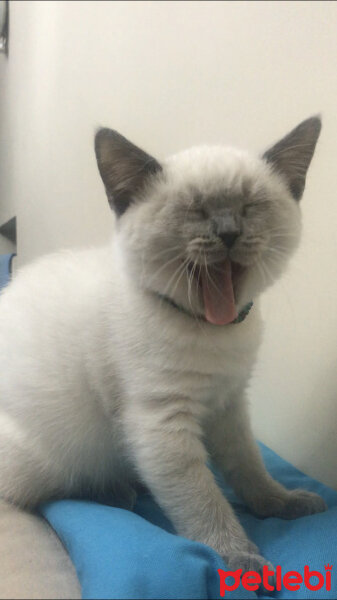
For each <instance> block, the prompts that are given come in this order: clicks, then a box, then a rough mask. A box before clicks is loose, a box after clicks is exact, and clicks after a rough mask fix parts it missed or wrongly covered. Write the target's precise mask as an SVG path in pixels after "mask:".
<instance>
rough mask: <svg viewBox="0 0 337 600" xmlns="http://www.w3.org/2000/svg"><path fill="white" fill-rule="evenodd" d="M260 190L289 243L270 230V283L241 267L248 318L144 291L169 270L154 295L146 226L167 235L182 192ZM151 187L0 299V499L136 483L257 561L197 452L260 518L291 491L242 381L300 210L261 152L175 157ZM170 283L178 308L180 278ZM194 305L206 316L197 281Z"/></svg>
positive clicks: (189, 527)
mask: <svg viewBox="0 0 337 600" xmlns="http://www.w3.org/2000/svg"><path fill="white" fill-rule="evenodd" d="M261 187H263V188H264V191H265V193H267V195H269V196H271V197H272V200H273V202H272V203H271V209H270V211H271V215H272V218H273V220H274V221H273V222H274V225H273V227H276V225H279V226H280V231H282V236H283V238H282V243H281V242H279V240H276V238H275V240H274V241H275V244H274V245H275V247H276V249H278V251H279V256H278V255H277V257H278V259H277V260H276V261H275V260H273V261H271V262H270V263H268V273H269V275H270V278H269V279H268V278H266V277H263V276H261V273H260V271H259V270H258V269H257V267H256V265H255V264H252V265H249V270H248V274H247V277H246V280H245V284H244V285H243V287H242V289H241V291H240V294H241V295H240V299H239V301H238V303H239V305H243V304H244V303H245V302H246V301H247V300H250V299H253V300H254V301H255V305H254V308H253V310H252V311H251V313H250V315H249V317H248V318H247V319H246V320H245V321H244V322H242V323H241V324H238V325H228V326H219V327H218V326H214V325H211V324H209V323H206V322H204V321H200V320H199V321H196V320H195V319H193V318H192V317H190V316H189V315H186V314H184V313H183V312H181V311H179V310H177V309H176V308H174V307H172V306H171V305H170V304H168V303H166V302H165V301H162V300H160V298H159V297H158V296H157V295H156V294H155V293H153V290H154V291H155V290H159V291H163V289H164V287H165V285H166V283H167V280H168V278H169V277H170V276H171V275H172V270H171V267H170V266H167V267H166V266H165V268H164V269H163V270H162V274H161V275H160V276H158V277H157V279H156V284H155V285H154V287H153V289H152V288H151V285H150V283H149V282H150V280H151V275H153V264H151V260H150V258H149V260H147V259H146V256H147V255H146V251H147V247H148V245H151V239H152V238H151V236H152V235H153V236H154V238H153V240H154V241H153V240H152V241H153V244H154V247H155V244H156V243H157V241H156V240H157V239H158V240H159V242H158V243H160V240H164V241H163V244H164V247H165V244H168V245H169V243H171V242H170V240H169V238H167V239H166V238H165V232H166V230H167V231H168V234H167V235H169V234H170V227H171V229H174V216H175V210H176V208H175V203H176V202H177V198H178V199H179V198H184V197H186V196H187V195H188V193H189V190H191V189H194V190H195V189H197V190H198V191H200V192H201V193H205V194H206V193H210V194H218V193H219V192H220V191H221V190H223V189H225V190H226V189H229V190H230V191H231V192H233V191H235V192H237V193H239V192H240V193H244V191H245V189H246V188H247V189H249V190H250V191H251V192H252V193H254V190H255V191H256V190H258V189H259V188H261ZM146 194H147V197H146V201H144V202H138V203H136V204H135V205H134V206H131V207H130V208H129V209H128V211H127V212H126V213H125V215H123V217H122V218H121V219H120V222H119V225H118V228H117V233H116V235H115V236H114V239H113V241H112V243H111V244H109V246H107V247H104V248H99V249H89V250H86V251H75V252H60V253H58V254H54V255H52V256H47V257H44V258H41V259H40V260H37V261H36V262H35V263H34V264H32V265H30V266H28V267H26V268H24V269H23V270H22V272H20V273H19V274H18V275H17V277H16V278H15V280H14V281H13V282H12V283H11V284H10V286H9V287H8V288H7V289H6V290H5V291H4V292H3V294H2V297H1V301H0V370H1V377H0V494H1V495H2V496H3V497H4V498H5V499H7V500H9V501H13V502H15V503H17V504H20V505H23V506H28V507H29V506H32V505H34V504H36V503H38V502H41V501H42V500H45V499H48V498H51V497H58V496H71V495H87V494H91V493H92V494H93V495H94V496H95V495H96V496H97V495H100V494H103V493H104V492H110V491H114V492H115V495H116V496H119V495H121V496H123V494H124V495H125V496H128V494H129V492H130V489H131V488H132V487H133V486H134V484H135V482H137V481H139V480H140V481H141V482H143V483H145V484H146V485H148V486H149V487H150V489H151V491H152V492H153V494H154V495H155V497H156V498H157V499H158V501H159V502H160V504H161V505H162V507H163V508H164V510H165V511H166V512H167V514H168V515H169V516H170V517H171V519H172V520H173V522H174V524H175V526H176V528H177V530H178V531H179V532H180V533H182V534H183V535H186V536H188V537H192V538H193V539H199V540H200V541H203V542H205V543H209V544H210V545H211V546H213V547H214V548H215V549H216V550H218V551H219V552H220V553H221V554H222V555H223V556H225V557H226V558H227V559H233V560H234V559H235V557H236V556H237V555H238V553H239V554H240V553H241V554H242V556H243V555H245V556H246V554H247V553H248V554H249V556H250V557H251V556H257V555H256V554H254V552H256V549H255V548H254V547H253V545H252V544H250V543H249V542H248V540H247V538H246V537H245V534H244V532H243V530H242V529H241V527H240V525H239V523H238V522H237V521H236V520H235V517H234V515H233V513H232V511H231V509H230V507H229V505H228V504H227V502H226V501H225V499H224V498H223V497H222V495H221V492H220V490H219V489H218V487H217V486H216V484H215V481H214V479H213V476H212V475H211V473H210V472H209V471H208V469H207V467H206V465H205V462H206V458H207V452H209V453H210V454H211V455H212V456H213V457H214V459H219V461H218V462H219V464H222V468H223V472H224V474H225V475H226V474H227V475H228V477H229V480H230V481H232V483H233V485H234V486H236V489H237V490H238V492H239V493H241V494H242V495H243V496H244V498H245V499H246V501H247V502H248V503H249V502H251V505H252V506H253V507H254V508H255V509H256V510H257V511H260V514H262V513H263V510H265V509H264V508H263V507H262V508H261V506H262V504H263V502H262V504H261V498H262V497H263V499H264V500H266V498H267V499H268V497H273V499H274V500H275V498H276V499H277V501H278V510H279V512H280V511H281V508H280V507H281V504H282V502H283V504H284V505H285V504H286V502H287V501H288V492H286V490H283V488H281V486H278V484H276V483H275V482H273V481H272V480H271V478H270V477H269V476H268V475H267V473H266V472H265V471H264V468H263V465H262V462H261V459H260V457H259V455H258V451H257V450H256V448H255V446H254V442H253V438H252V435H251V433H250V431H249V425H248V424H247V417H246V412H245V398H244V390H245V388H246V385H247V381H248V379H249V376H250V373H251V370H252V367H253V364H254V360H255V356H256V352H257V348H258V345H259V342H260V338H261V319H260V313H259V307H258V300H257V297H258V295H259V293H260V292H261V291H262V290H263V289H264V288H265V287H266V285H268V284H269V283H270V282H271V281H272V279H273V278H274V277H276V276H278V275H279V273H280V272H281V271H282V269H283V268H284V265H285V264H286V261H287V259H288V257H289V256H290V254H291V253H292V251H293V249H294V247H295V246H296V243H297V241H298V231H299V210H298V206H297V204H296V203H295V202H294V200H293V199H292V198H291V197H290V195H289V193H288V191H287V188H286V185H285V182H284V181H283V180H282V179H281V177H279V176H278V175H276V174H274V173H273V172H272V171H271V169H270V168H269V167H268V166H267V165H266V164H264V163H263V161H261V160H259V159H255V158H252V157H249V156H247V155H245V154H244V153H240V152H238V151H233V150H230V149H225V150H224V149H222V148H221V149H219V148H215V149H213V148H202V149H194V150H192V151H189V152H186V153H183V154H181V155H179V156H177V157H173V158H172V159H171V160H169V161H167V163H165V165H164V171H163V174H160V175H159V177H158V178H157V179H155V180H153V182H152V183H150V184H149V187H148V189H147V191H146ZM170 207H171V208H170ZM163 211H164V212H165V211H166V213H165V214H164V220H163V221H161V217H160V214H161V213H162V212H163ZM170 211H171V213H170ZM171 218H172V219H173V221H172V220H171ZM286 232H288V233H289V235H288V237H287V238H286V240H285V237H286ZM171 233H172V231H171ZM156 236H157V237H156ZM272 239H273V235H272V234H271V235H269V237H268V236H267V237H266V241H265V245H264V246H261V245H260V246H259V257H260V256H263V255H264V254H266V251H267V246H268V244H269V246H268V247H270V244H271V240H272ZM176 241H177V240H175V242H176ZM281 250H282V252H281ZM153 251H154V250H153V247H152V248H151V252H152V254H153ZM155 254H156V252H154V258H155ZM158 256H159V255H158ZM144 257H145V259H144ZM247 260H248V258H247ZM266 260H267V259H266ZM161 262H162V264H163V265H164V263H165V261H164V260H162V261H161ZM248 262H249V260H248ZM159 263H160V261H159ZM157 266H158V265H157ZM175 268H176V265H175ZM175 293H176V295H175V296H174V298H175V299H176V300H178V301H181V302H182V303H185V304H186V306H187V307H188V304H187V301H186V296H187V282H186V281H185V282H183V281H182V282H181V284H180V287H178V290H176V292H175ZM193 303H194V304H193ZM192 305H193V306H195V307H197V308H199V309H200V310H201V308H200V298H199V297H198V295H197V292H196V291H195V290H194V291H193V298H192ZM219 422H222V423H223V429H222V430H221V431H220V430H219V432H218V433H217V430H218V428H219V427H218V426H219ZM226 428H227V429H226ZM226 431H227V433H226ZM225 434H226V435H227V439H228V440H231V444H230V447H229V452H228V455H227V456H225V454H226V452H225V450H224V449H226V444H227V442H226V439H225V440H222V439H220V441H219V444H218V445H216V444H215V439H216V438H217V437H219V435H220V438H221V436H222V435H225ZM203 436H206V437H205V444H204V443H202V437H203ZM243 449H244V450H245V453H246V454H245V457H243V456H241V455H243ZM246 464H247V467H245V466H244V465H246ZM245 469H246V470H245ZM236 470H237V472H238V473H239V472H240V473H241V474H243V476H242V478H239V480H238V481H237V479H238V478H237V477H236ZM242 482H243V483H242ZM244 482H246V484H247V485H244ZM247 487H249V488H250V490H251V493H250V494H249V493H248V492H247ZM270 506H271V504H268V507H269V508H270ZM282 506H283V505H282ZM268 510H269V509H268ZM245 553H246V554H245ZM252 553H253V554H252ZM241 554H240V556H241ZM257 560H259V559H258V558H257Z"/></svg>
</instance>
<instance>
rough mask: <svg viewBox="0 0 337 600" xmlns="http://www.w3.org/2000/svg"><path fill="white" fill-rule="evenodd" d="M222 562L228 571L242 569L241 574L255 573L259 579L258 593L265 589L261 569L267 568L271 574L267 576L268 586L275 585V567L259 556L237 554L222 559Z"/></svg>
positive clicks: (245, 553)
mask: <svg viewBox="0 0 337 600" xmlns="http://www.w3.org/2000/svg"><path fill="white" fill-rule="evenodd" d="M224 560H225V562H226V564H227V566H228V568H229V570H230V571H237V569H242V574H244V573H246V572H247V571H255V572H256V573H258V575H260V577H261V584H260V586H259V592H266V588H265V587H264V585H263V583H262V582H263V567H264V566H267V567H268V570H269V571H272V572H273V574H272V575H271V574H270V573H269V574H268V584H269V585H273V586H275V585H276V575H275V573H276V571H275V567H274V566H273V565H272V563H270V562H269V561H268V560H266V559H265V558H263V556H261V555H260V554H252V553H250V552H237V553H235V554H231V555H230V556H228V557H227V558H225V557H224Z"/></svg>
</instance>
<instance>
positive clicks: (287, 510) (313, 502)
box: [276, 490, 328, 519]
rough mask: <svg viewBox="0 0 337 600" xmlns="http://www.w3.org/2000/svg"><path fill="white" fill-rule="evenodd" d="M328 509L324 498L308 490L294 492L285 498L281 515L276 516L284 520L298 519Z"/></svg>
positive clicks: (290, 492)
mask: <svg viewBox="0 0 337 600" xmlns="http://www.w3.org/2000/svg"><path fill="white" fill-rule="evenodd" d="M327 508H328V507H327V505H326V503H325V502H324V500H323V498H321V496H319V495H318V494H314V493H313V492H308V491H307V490H292V491H289V492H288V494H287V496H286V498H285V501H284V506H283V507H282V510H281V511H280V515H276V516H280V517H281V518H282V519H297V518H298V517H305V516H307V515H314V514H315V513H320V512H324V511H325V510H327Z"/></svg>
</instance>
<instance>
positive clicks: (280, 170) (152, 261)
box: [95, 117, 321, 325]
mask: <svg viewBox="0 0 337 600" xmlns="http://www.w3.org/2000/svg"><path fill="white" fill-rule="evenodd" d="M320 129H321V121H320V118H319V117H312V118H310V119H307V120H306V121H304V122H302V123H301V124H300V125H298V127H296V128H295V129H294V130H292V131H291V132H290V133H289V134H288V135H287V136H286V137H284V138H283V139H282V140H281V141H279V142H278V143H277V144H275V145H274V146H272V147H271V148H270V149H269V150H267V151H266V152H265V153H264V154H263V155H261V156H252V155H250V154H248V153H245V152H242V151H239V150H235V149H233V148H228V147H221V146H220V147H217V146H215V147H212V146H204V147H196V148H192V149H190V150H186V151H184V152H181V153H179V154H177V155H175V156H173V157H171V158H169V159H168V160H165V161H162V162H158V161H157V160H156V159H154V158H153V157H151V156H149V155H148V154H146V153H145V152H144V151H142V150H140V149H139V148H137V147H136V146H134V145H133V144H131V143H130V142H129V141H128V140H126V139H125V138H124V137H122V136H121V135H119V134H118V133H117V132H115V131H112V130H110V129H100V130H99V131H98V132H97V134H96V140H95V148H96V157H97V162H98V167H99V171H100V174H101V177H102V179H103V182H104V185H105V189H106V192H107V195H108V199H109V203H110V206H111V208H112V209H113V210H114V211H115V213H116V215H117V233H116V235H117V236H118V242H119V243H120V245H121V247H122V250H123V256H125V260H126V262H127V269H128V272H129V273H130V275H131V277H132V278H133V280H134V282H135V283H136V284H137V285H138V286H141V287H142V288H143V289H144V290H146V291H148V292H149V293H153V294H157V295H158V298H161V297H163V296H164V297H166V298H169V299H171V300H173V301H174V303H175V304H176V305H178V306H180V307H182V308H184V309H185V310H186V311H188V312H190V314H191V315H197V316H200V317H203V318H206V319H207V320H208V321H209V322H211V323H214V324H219V325H220V324H227V323H230V322H231V321H233V320H234V319H235V318H236V316H237V313H238V311H240V310H241V309H242V307H243V306H244V305H245V304H246V303H247V302H248V301H250V300H254V298H255V297H256V296H257V295H259V294H260V293H261V292H262V291H263V290H264V289H265V288H266V287H267V286H269V285H270V284H271V283H272V282H273V281H275V280H276V279H277V278H278V277H279V276H280V274H281V273H282V271H283V269H284V267H285V266H286V264H287V262H288V260H289V258H290V256H291V255H292V253H293V251H294V249H295V248H296V246H297V244H298V241H299V237H300V209H299V200H300V198H301V196H302V194H303V190H304V186H305V178H306V173H307V170H308V167H309V165H310V162H311V159H312V156H313V153H314V149H315V145H316V142H317V139H318V136H319V133H320Z"/></svg>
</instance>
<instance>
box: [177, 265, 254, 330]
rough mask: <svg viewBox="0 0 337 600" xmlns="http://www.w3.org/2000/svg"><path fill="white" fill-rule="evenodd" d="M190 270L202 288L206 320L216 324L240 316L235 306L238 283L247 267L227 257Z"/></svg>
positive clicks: (226, 322)
mask: <svg viewBox="0 0 337 600" xmlns="http://www.w3.org/2000/svg"><path fill="white" fill-rule="evenodd" d="M189 270H190V272H193V273H194V278H195V279H196V281H197V282H198V285H199V286H200V288H201V293H202V298H203V303H204V309H205V318H206V320H207V321H208V322H209V323H213V324H214V325H227V324H228V323H231V322H232V321H234V320H235V319H236V318H237V316H238V312H237V309H236V306H235V303H236V294H237V289H238V284H239V281H240V279H241V278H242V275H243V273H244V271H245V267H243V266H242V265H240V264H238V263H235V262H233V261H231V260H230V259H229V258H226V259H225V260H224V261H222V262H217V263H213V264H210V265H207V266H198V267H196V268H195V269H192V268H190V269H189Z"/></svg>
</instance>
